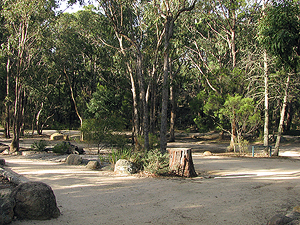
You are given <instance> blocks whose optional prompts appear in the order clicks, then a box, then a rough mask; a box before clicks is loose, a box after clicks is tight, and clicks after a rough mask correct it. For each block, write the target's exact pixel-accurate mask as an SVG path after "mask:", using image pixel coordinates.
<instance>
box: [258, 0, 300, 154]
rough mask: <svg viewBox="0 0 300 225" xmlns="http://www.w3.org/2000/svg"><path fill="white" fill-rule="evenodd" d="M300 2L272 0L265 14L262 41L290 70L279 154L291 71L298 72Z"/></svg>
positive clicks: (278, 138)
mask: <svg viewBox="0 0 300 225" xmlns="http://www.w3.org/2000/svg"><path fill="white" fill-rule="evenodd" d="M298 15H299V6H298V4H297V3H294V2H293V1H289V0H285V1H280V2H276V1H274V2H272V5H271V6H269V7H267V8H266V9H265V16H264V17H263V18H262V19H261V21H260V24H259V28H260V37H259V38H260V42H261V44H262V45H263V46H264V47H265V49H266V50H267V51H268V53H270V54H272V55H274V56H275V57H276V58H277V63H278V65H279V66H280V67H282V68H283V69H284V71H285V72H286V77H285V78H286V82H285V88H284V97H283V102H282V107H281V114H280V122H279V126H278V134H277V139H276V145H275V150H274V153H273V155H275V156H277V155H278V154H279V145H280V139H281V134H282V132H283V123H284V118H285V114H286V111H285V110H286V105H287V102H288V97H289V89H290V82H291V74H294V75H297V66H298V58H299V54H300V46H299V42H300V21H299V17H298Z"/></svg>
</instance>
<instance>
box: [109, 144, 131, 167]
mask: <svg viewBox="0 0 300 225" xmlns="http://www.w3.org/2000/svg"><path fill="white" fill-rule="evenodd" d="M131 154H132V149H131V148H120V149H117V150H114V149H112V151H111V153H110V154H109V162H110V163H111V164H116V162H117V161H118V160H119V159H127V160H130V156H131Z"/></svg>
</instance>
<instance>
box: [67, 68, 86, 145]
mask: <svg viewBox="0 0 300 225" xmlns="http://www.w3.org/2000/svg"><path fill="white" fill-rule="evenodd" d="M64 73H65V75H66V78H67V81H68V84H69V88H70V92H71V98H72V101H73V103H74V107H75V111H76V114H77V116H78V118H79V120H80V127H82V124H83V119H82V117H81V116H80V113H79V111H78V107H77V103H76V99H75V97H74V92H73V88H72V84H71V81H70V79H69V76H68V74H67V71H66V69H65V68H64ZM74 73H75V72H74ZM83 139H84V138H83V133H82V132H81V134H80V140H81V141H83Z"/></svg>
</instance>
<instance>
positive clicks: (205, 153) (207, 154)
mask: <svg viewBox="0 0 300 225" xmlns="http://www.w3.org/2000/svg"><path fill="white" fill-rule="evenodd" d="M211 155H212V153H211V152H210V151H205V152H203V156H211Z"/></svg>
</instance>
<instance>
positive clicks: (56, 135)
mask: <svg viewBox="0 0 300 225" xmlns="http://www.w3.org/2000/svg"><path fill="white" fill-rule="evenodd" d="M63 139H64V135H63V134H60V133H54V134H51V135H50V140H51V141H55V140H63Z"/></svg>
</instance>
